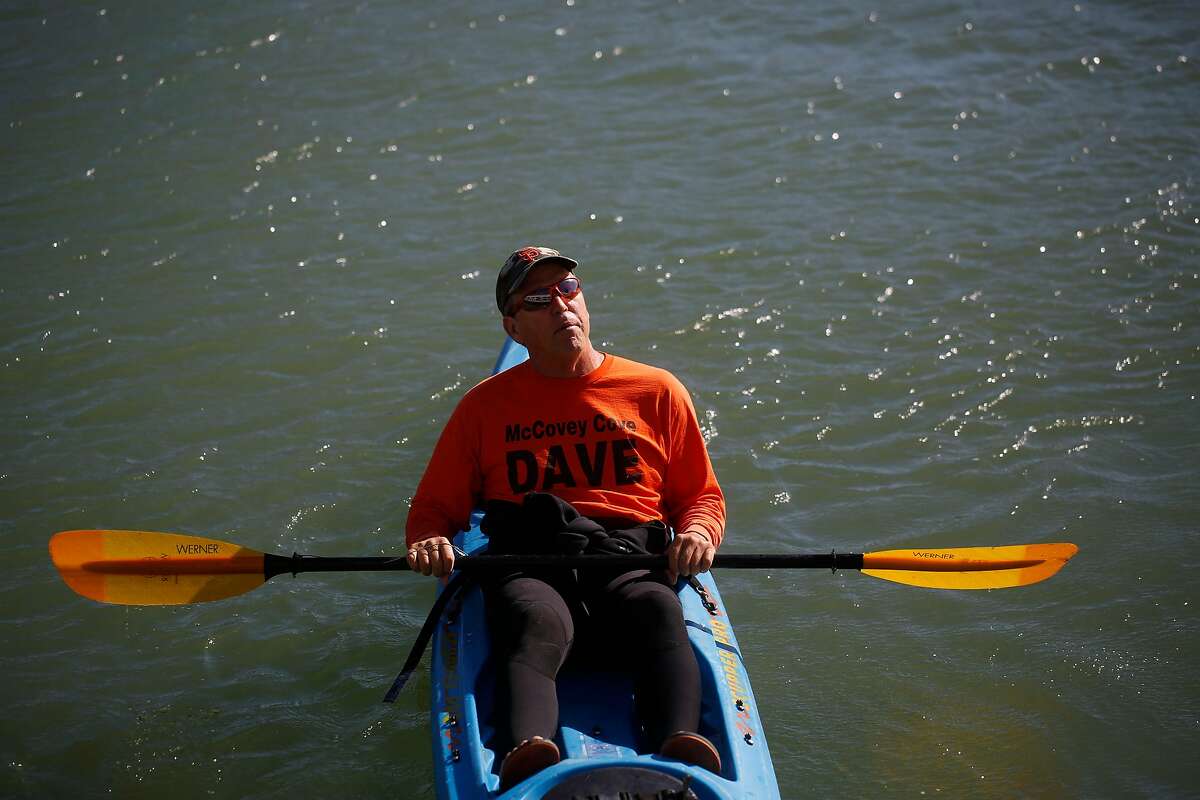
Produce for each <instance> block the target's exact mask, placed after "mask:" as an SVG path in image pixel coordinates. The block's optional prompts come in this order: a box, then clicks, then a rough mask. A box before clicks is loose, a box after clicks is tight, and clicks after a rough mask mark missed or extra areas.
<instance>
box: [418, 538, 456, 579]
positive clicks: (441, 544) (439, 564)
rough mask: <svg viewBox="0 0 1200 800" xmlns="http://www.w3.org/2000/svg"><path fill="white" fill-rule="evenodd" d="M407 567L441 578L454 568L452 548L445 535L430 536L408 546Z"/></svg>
mask: <svg viewBox="0 0 1200 800" xmlns="http://www.w3.org/2000/svg"><path fill="white" fill-rule="evenodd" d="M408 567H409V569H411V570H412V571H413V572H419V573H421V574H422V575H432V576H434V577H435V578H441V577H443V576H445V575H449V574H450V571H451V570H453V569H454V548H453V547H452V546H451V545H450V540H449V539H447V538H446V537H445V536H430V537H429V538H428V539H421V540H420V541H417V542H413V543H412V544H410V545H409V546H408Z"/></svg>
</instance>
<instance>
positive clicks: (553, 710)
mask: <svg viewBox="0 0 1200 800" xmlns="http://www.w3.org/2000/svg"><path fill="white" fill-rule="evenodd" d="M484 592H485V597H486V604H487V609H488V622H489V627H490V630H491V636H492V642H493V653H494V655H495V657H496V669H495V673H494V674H495V677H496V687H495V705H496V712H497V713H496V731H497V734H498V736H499V740H498V741H497V742H496V746H497V748H498V749H500V752H501V753H504V752H507V749H508V748H509V747H512V746H514V745H515V744H517V743H519V742H522V741H524V740H525V739H528V738H530V737H532V736H542V737H545V738H547V739H551V738H553V737H554V735H555V733H556V731H557V730H558V696H557V692H556V683H555V679H556V677H557V675H558V671H559V669H560V668H561V667H562V666H563V664H564V663H565V662H566V660H567V657H568V656H569V655H570V654H571V652H572V648H573V646H574V645H575V639H576V632H577V631H578V632H579V633H580V635H581V637H585V638H583V639H581V642H580V644H581V646H583V645H586V648H585V649H586V651H587V653H589V655H588V658H601V659H604V660H605V661H606V666H608V665H612V666H613V667H615V668H619V669H627V670H628V671H629V672H630V673H631V674H632V677H633V682H634V693H635V697H636V703H637V709H638V716H639V718H640V721H641V722H642V725H643V726H644V728H645V733H646V741H645V742H644V746H645V747H646V748H647V749H649V750H652V751H657V750H658V748H659V746H660V745H661V744H662V741H663V739H665V738H666V737H667V736H669V735H670V734H672V733H675V732H677V731H696V730H698V726H699V722H700V670H699V667H698V666H697V663H696V655H695V653H693V652H692V648H691V645H690V644H689V642H688V636H687V628H686V627H685V626H684V622H683V609H682V607H681V606H680V603H679V596H678V595H677V594H676V593H675V589H674V588H673V587H672V586H670V585H668V584H667V580H666V576H665V575H664V574H663V573H662V572H648V571H646V570H635V571H632V572H625V573H622V574H619V575H615V576H614V574H613V573H611V572H609V573H608V574H606V575H603V576H595V577H593V576H589V575H588V574H587V573H584V572H582V571H581V572H580V578H579V580H576V579H575V577H574V576H573V575H572V574H571V573H559V574H557V575H556V574H547V573H538V574H531V573H517V574H514V575H508V576H505V577H504V578H500V579H498V580H494V581H490V582H487V583H486V584H485V586H484ZM590 654H596V655H595V656H593V655H590ZM505 719H507V722H508V724H507V726H506V725H505Z"/></svg>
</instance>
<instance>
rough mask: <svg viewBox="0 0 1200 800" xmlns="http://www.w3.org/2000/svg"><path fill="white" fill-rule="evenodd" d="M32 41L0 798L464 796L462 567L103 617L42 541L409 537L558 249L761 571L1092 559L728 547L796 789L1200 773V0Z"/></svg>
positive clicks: (530, 10)
mask: <svg viewBox="0 0 1200 800" xmlns="http://www.w3.org/2000/svg"><path fill="white" fill-rule="evenodd" d="M0 19H2V20H3V24H2V25H0V54H2V58H3V61H2V63H3V70H2V72H0V87H2V93H3V94H2V97H3V101H4V102H3V108H4V120H3V121H4V125H3V126H2V128H0V152H2V153H3V173H2V174H3V195H2V199H0V224H2V225H3V238H2V245H0V247H2V248H3V255H4V266H3V268H2V272H0V422H2V425H0V533H2V535H3V541H4V544H5V545H6V552H7V559H6V566H7V576H8V579H7V580H6V581H4V582H3V584H2V585H0V603H2V608H3V609H4V613H3V616H2V618H0V621H2V625H0V631H2V633H0V636H2V638H0V669H2V670H3V681H2V682H0V686H2V687H3V689H2V694H0V699H2V701H3V705H4V707H5V709H6V713H5V714H4V715H3V718H2V720H0V756H2V758H0V769H2V771H0V795H3V796H6V797H9V796H10V797H31V798H33V797H36V798H41V797H51V796H72V797H74V796H80V795H82V796H99V795H113V796H118V797H162V796H168V795H169V796H171V797H172V798H189V797H263V798H266V797H284V796H287V797H319V796H354V797H383V796H393V797H394V796H401V797H422V796H431V795H432V793H433V786H432V781H433V778H432V774H433V773H432V768H431V764H430V748H429V744H428V739H427V733H426V724H427V707H428V702H429V685H428V681H427V679H425V678H422V679H420V680H418V681H417V682H416V683H415V685H413V686H411V687H410V688H409V689H408V690H407V691H406V693H405V694H404V695H403V696H402V697H401V700H400V702H399V703H397V704H396V705H395V706H392V707H385V706H383V705H382V704H380V703H379V699H380V697H381V696H382V693H383V691H384V690H385V689H386V687H387V685H388V683H389V681H390V679H391V677H392V675H394V673H395V671H396V669H397V668H398V666H399V663H400V661H401V660H402V658H403V655H404V653H405V652H406V649H407V645H408V643H409V642H410V641H411V640H412V638H413V636H414V635H415V633H416V630H417V628H418V626H419V625H420V623H421V621H422V620H423V618H424V613H425V610H426V609H427V607H428V605H429V602H430V599H431V594H432V587H431V586H430V584H428V583H425V582H422V581H421V580H419V579H417V578H414V577H412V576H405V575H396V576H378V575H375V576H369V575H328V576H303V577H301V578H298V579H295V580H293V579H291V578H289V577H283V578H277V579H275V580H273V581H272V582H271V583H270V584H268V585H267V586H264V587H262V588H261V589H258V590H256V591H255V592H253V593H251V594H248V595H245V596H243V597H239V598H236V599H232V600H227V601H223V602H220V603H213V604H208V605H202V606H183V607H174V608H125V607H115V606H100V605H97V604H94V603H91V602H89V601H86V600H83V599H81V598H79V597H77V596H75V595H74V594H72V593H71V592H70V591H69V590H68V589H67V588H66V587H65V586H64V585H63V584H62V583H61V582H60V581H59V579H58V577H57V575H56V573H55V572H54V570H53V568H52V566H51V565H50V562H49V558H48V555H47V552H46V542H47V540H48V538H49V536H50V535H51V534H52V533H53V532H54V531H56V530H63V529H70V528H80V527H94V528H135V529H146V530H166V531H181V532H187V533H193V534H198V535H206V536H213V537H217V538H224V539H229V540H232V541H236V542H239V543H242V544H245V545H247V546H250V547H253V548H256V549H260V550H269V551H278V552H283V553H291V552H292V551H295V550H298V551H300V552H309V553H316V554H322V555H370V554H376V553H394V552H396V551H397V550H398V549H399V547H400V542H401V538H402V531H403V524H404V519H405V515H406V509H407V501H408V499H409V498H410V496H411V493H412V491H413V489H414V487H415V486H416V482H417V480H418V479H419V477H420V474H421V471H422V470H423V468H424V465H425V461H426V459H427V457H428V454H429V451H430V449H431V447H432V445H433V442H434V440H435V438H436V436H437V434H438V432H439V431H440V429H441V425H442V423H443V422H444V421H445V419H446V417H447V415H448V414H449V411H450V409H451V408H452V407H453V404H454V403H455V401H456V399H457V397H459V396H460V395H461V394H462V392H464V391H465V390H466V389H467V388H469V387H470V386H471V385H472V384H473V383H474V382H475V381H476V380H478V379H479V378H480V377H482V376H483V375H484V374H486V372H487V371H488V370H489V369H490V367H491V364H492V361H493V359H494V357H495V354H496V352H497V350H498V348H499V344H500V328H499V320H498V317H497V315H496V313H495V309H494V306H493V300H492V296H493V280H494V275H495V271H496V270H497V269H498V267H499V265H500V263H501V262H502V261H503V259H504V257H505V256H506V255H507V254H508V252H509V251H511V250H512V249H514V248H515V247H517V246H520V245H524V244H530V243H536V244H547V245H550V246H553V247H557V248H559V249H561V250H562V251H563V252H565V253H567V254H569V255H572V256H573V257H575V258H577V259H579V260H580V261H581V264H582V266H581V268H580V274H581V276H583V277H584V280H585V281H586V282H587V292H588V304H589V308H590V309H591V312H592V320H593V330H594V338H595V340H596V341H597V343H598V344H600V345H601V347H602V348H603V349H606V350H610V351H612V352H616V353H620V354H623V355H626V356H629V357H632V358H635V359H639V360H643V361H648V362H651V363H655V364H658V365H661V366H665V367H667V368H669V369H671V370H672V371H674V372H675V373H676V374H677V375H678V376H679V377H680V378H681V379H682V380H683V381H684V382H685V384H686V385H687V386H688V387H689V388H690V390H691V391H692V393H693V396H694V399H695V403H696V406H697V409H698V411H699V413H700V416H701V418H702V424H703V425H704V427H705V429H706V432H707V433H708V435H709V437H710V449H711V453H712V456H713V460H714V463H715V466H716V469H717V472H718V475H719V477H720V479H721V482H722V484H723V486H724V487H725V490H726V493H727V495H728V498H729V516H730V520H729V524H730V527H729V533H728V537H727V544H726V545H725V549H726V550H727V551H729V552H790V551H818V552H827V551H828V550H829V549H831V548H834V547H837V548H839V549H843V550H873V549H886V548H891V547H907V546H914V545H920V546H929V547H936V546H969V545H994V544H1014V543H1024V542H1044V541H1060V540H1062V541H1073V542H1075V543H1077V544H1078V545H1079V546H1080V548H1081V551H1080V555H1079V556H1078V557H1077V558H1076V559H1075V561H1073V562H1072V563H1071V564H1070V565H1068V566H1067V567H1066V569H1064V571H1063V572H1062V573H1060V574H1059V575H1058V576H1057V577H1055V578H1054V579H1053V580H1051V581H1048V582H1046V583H1043V584H1039V585H1037V586H1033V587H1027V588H1023V589H1018V590H1008V591H996V592H981V593H969V592H938V591H930V590H918V589H912V588H907V587H901V586H896V585H893V584H889V583H884V582H881V581H876V580H872V579H870V578H868V577H865V576H862V575H858V574H854V573H849V574H846V573H838V574H837V575H830V574H828V573H820V572H815V573H782V572H773V573H769V574H767V573H762V572H757V573H726V574H724V575H721V576H718V577H719V580H720V582H721V586H722V591H723V593H724V596H725V600H726V603H727V605H728V607H729V610H730V613H731V616H732V618H733V620H734V622H735V623H736V625H737V632H738V637H739V639H740V641H741V643H742V645H743V648H744V656H745V659H746V662H747V664H748V666H749V669H750V672H751V675H752V677H753V680H754V688H755V692H756V694H757V697H758V701H759V706H760V709H761V712H762V716H763V725H764V728H765V732H766V735H767V737H768V739H769V742H770V746H771V750H772V753H773V754H774V756H775V761H776V766H777V772H778V775H779V779H780V785H781V786H782V787H783V790H784V794H785V796H786V797H804V796H819V797H826V796H843V797H864V796H866V797H874V796H896V797H916V796H932V795H937V794H941V795H942V796H950V797H958V796H966V795H970V796H975V797H996V798H1008V797H1018V796H1031V797H1185V796H1196V795H1197V794H1200V774H1198V773H1200V770H1198V769H1197V767H1196V758H1195V756H1196V753H1197V752H1198V750H1200V747H1198V745H1200V689H1198V688H1197V681H1196V679H1195V668H1194V665H1195V663H1196V660H1197V657H1198V656H1200V646H1198V638H1197V629H1198V622H1197V615H1196V600H1197V598H1196V596H1195V591H1194V584H1192V583H1191V581H1192V580H1193V576H1194V575H1195V574H1196V567H1197V566H1200V554H1198V552H1197V548H1196V545H1195V540H1196V535H1197V522H1198V520H1200V515H1198V514H1197V511H1198V507H1200V502H1198V500H1200V491H1198V490H1197V483H1196V475H1197V470H1196V467H1195V462H1194V461H1192V459H1193V458H1195V457H1196V456H1195V454H1196V452H1197V447H1198V445H1200V426H1198V424H1197V413H1198V410H1200V407H1198V405H1197V400H1196V396H1197V392H1198V391H1200V368H1198V361H1200V335H1198V333H1197V326H1198V325H1200V314H1198V313H1197V312H1198V311H1200V271H1198V269H1200V268H1198V260H1197V249H1198V246H1200V207H1198V206H1197V203H1196V201H1195V200H1194V198H1193V193H1194V192H1195V191H1196V185H1197V173H1198V171H1200V136H1198V134H1197V130H1198V127H1197V115H1196V109H1197V107H1198V102H1197V101H1198V99H1200V72H1198V67H1197V63H1198V62H1197V59H1200V53H1198V52H1197V47H1196V42H1197V41H1200V14H1197V12H1196V9H1195V7H1194V6H1193V5H1191V4H1187V3H1156V4H1146V5H1142V4H1131V3H1119V2H1098V3H1092V2H1082V3H1080V4H1078V5H1073V4H1071V3H1069V2H1068V3H1057V4H1040V3H1025V4H1018V5H1017V6H1016V7H1013V8H1007V7H1006V8H1003V9H1002V8H1001V7H999V6H997V7H991V6H977V5H972V4H965V3H958V2H943V3H936V2H929V1H928V0H920V1H919V2H916V3H913V4H908V5H906V6H904V7H903V8H902V7H900V6H898V5H897V6H896V7H894V8H888V7H886V6H882V7H881V6H874V7H873V6H868V5H854V4H832V3H831V4H817V5H814V4H791V3H752V4H747V5H739V6H733V5H731V4H719V3H700V2H686V3H684V2H679V3H666V2H663V3H650V2H644V3H621V4H601V3H596V2H593V0H575V1H574V2H567V3H565V4H562V3H559V4H556V5H543V4H538V3H529V2H509V3H500V4H495V5H490V4H489V5H485V4H478V5H475V4H463V3H445V4H437V5H434V4H425V5H422V6H416V7H408V6H400V7H392V6H390V5H388V4H378V5H375V4H369V3H361V4H355V3H337V2H334V3H323V4H317V3H294V4H287V3H280V2H273V0H267V2H261V3H223V2H213V3H206V4H196V5H192V6H191V7H187V6H184V5H183V4H167V5H164V4H151V3H129V4H111V5H107V6H106V5H103V4H96V3H71V4H49V5H48V4H32V3H27V2H26V3H21V2H18V3H10V4H7V5H6V6H5V7H4V8H3V9H2V10H0ZM1189 453H1191V454H1192V455H1190V456H1189Z"/></svg>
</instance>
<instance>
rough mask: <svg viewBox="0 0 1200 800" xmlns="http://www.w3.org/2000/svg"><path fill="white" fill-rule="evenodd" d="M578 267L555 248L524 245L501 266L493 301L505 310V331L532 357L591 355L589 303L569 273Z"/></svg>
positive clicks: (568, 358)
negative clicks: (523, 346) (585, 300)
mask: <svg viewBox="0 0 1200 800" xmlns="http://www.w3.org/2000/svg"><path fill="white" fill-rule="evenodd" d="M577 266H578V264H577V263H576V262H575V261H574V260H573V259H570V258H567V257H565V256H563V255H562V254H560V253H559V252H558V251H557V250H551V249H550V248H548V247H526V248H522V249H521V250H518V251H516V252H515V253H513V254H512V255H511V256H509V257H508V260H507V261H505V262H504V266H503V267H501V268H500V276H499V277H498V278H497V280H496V305H498V306H499V307H500V310H501V312H502V313H503V314H504V330H505V332H506V333H507V334H508V335H509V336H511V337H512V338H513V339H514V340H516V341H517V342H519V343H521V344H523V345H525V347H526V349H528V350H529V356H530V358H532V359H533V360H534V361H535V362H542V363H546V362H547V361H560V360H561V361H564V362H571V361H573V360H575V359H578V358H579V357H580V356H584V357H586V358H588V359H590V358H591V356H592V355H593V354H594V351H593V350H592V345H591V340H590V335H591V320H590V318H589V317H588V310H587V304H586V303H585V302H584V299H583V291H582V285H581V284H580V283H579V282H578V279H576V278H575V276H574V274H573V270H574V269H575V267H577ZM527 298H528V299H527Z"/></svg>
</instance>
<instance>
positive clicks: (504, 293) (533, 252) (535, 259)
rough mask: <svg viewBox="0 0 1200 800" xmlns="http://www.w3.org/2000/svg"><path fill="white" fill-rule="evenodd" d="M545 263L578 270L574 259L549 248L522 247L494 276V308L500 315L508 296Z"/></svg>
mask: <svg viewBox="0 0 1200 800" xmlns="http://www.w3.org/2000/svg"><path fill="white" fill-rule="evenodd" d="M547 261H557V262H558V263H560V264H562V265H563V266H565V267H566V268H567V269H570V270H575V269H578V268H579V263H578V262H577V261H575V259H573V258H567V257H566V256H564V255H563V254H562V253H560V252H558V251H557V250H553V249H551V248H549V247H522V248H521V249H520V250H516V251H514V252H513V254H512V255H511V256H509V257H508V260H507V261H505V262H504V266H503V267H501V268H500V274H499V275H497V276H496V307H497V308H499V309H500V313H501V314H503V313H504V311H505V306H506V305H507V304H508V296H509V295H510V294H512V293H513V292H515V291H516V290H517V289H518V288H519V287H520V286H521V284H522V283H523V282H524V280H525V277H526V276H527V275H528V274H529V271H530V270H531V269H533V268H534V267H536V266H537V265H538V264H541V263H544V262H547Z"/></svg>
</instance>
